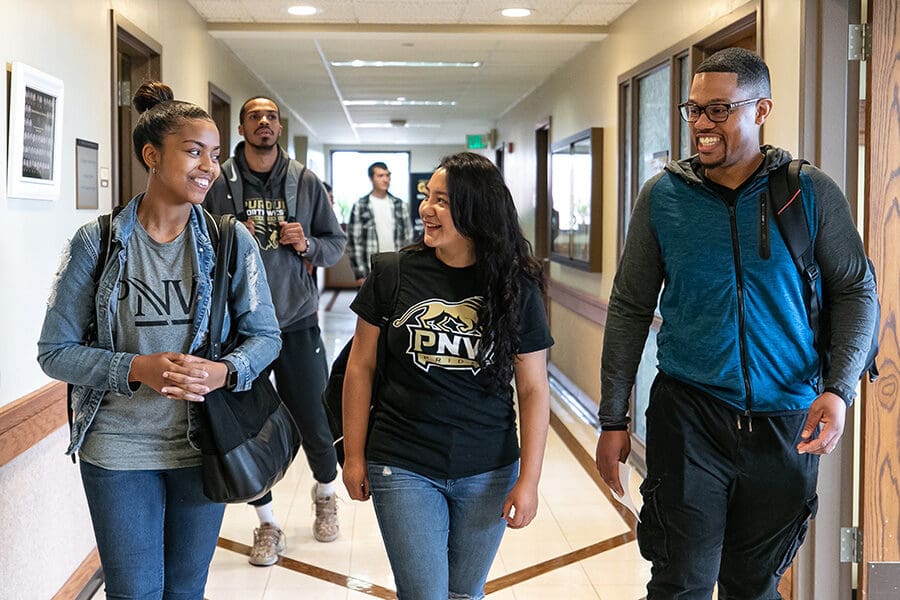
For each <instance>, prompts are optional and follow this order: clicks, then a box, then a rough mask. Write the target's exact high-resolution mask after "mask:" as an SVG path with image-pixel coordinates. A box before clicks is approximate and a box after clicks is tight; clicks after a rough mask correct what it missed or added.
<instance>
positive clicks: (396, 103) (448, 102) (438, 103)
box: [344, 98, 456, 106]
mask: <svg viewBox="0 0 900 600" xmlns="http://www.w3.org/2000/svg"><path fill="white" fill-rule="evenodd" d="M344 106H456V100H406V99H404V100H400V99H399V98H398V99H396V100H344Z"/></svg>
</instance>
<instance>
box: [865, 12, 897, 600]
mask: <svg viewBox="0 0 900 600" xmlns="http://www.w3.org/2000/svg"><path fill="white" fill-rule="evenodd" d="M889 4H890V3H888V2H882V1H877V2H873V1H872V0H869V1H868V22H869V24H870V27H871V32H872V53H871V56H870V58H869V60H868V63H867V69H866V72H867V82H866V83H867V85H866V112H867V113H868V114H867V119H866V124H867V129H866V138H865V139H866V142H867V144H866V164H865V174H866V179H865V181H866V182H867V186H868V189H867V193H866V205H865V209H866V210H865V217H866V219H865V221H866V222H865V244H866V252H867V253H868V254H869V257H870V258H871V259H872V262H873V263H874V264H875V272H876V276H877V278H878V288H879V289H878V295H879V298H880V300H881V331H880V332H879V342H880V348H879V353H878V366H879V369H880V370H881V377H880V378H879V379H878V381H876V382H875V383H868V382H865V383H864V384H863V390H862V419H861V421H862V423H861V431H862V435H861V439H862V444H863V448H862V459H861V461H860V509H859V510H860V515H859V519H860V527H861V529H862V536H863V544H862V547H863V551H862V561H861V562H860V565H859V582H860V585H859V590H860V596H858V597H860V598H862V599H863V600H865V599H866V598H869V597H872V598H873V599H874V598H882V597H884V598H886V597H888V596H887V595H884V596H881V595H876V592H878V591H883V589H884V588H881V590H877V589H876V587H878V586H877V585H876V584H878V583H880V582H881V581H882V580H883V578H881V577H878V578H876V577H873V576H872V575H873V573H874V572H875V569H878V568H879V566H880V567H881V568H883V569H889V570H891V571H892V574H891V577H892V578H891V579H890V582H891V583H893V584H896V579H897V578H900V573H898V571H900V567H898V565H897V562H898V561H900V546H898V539H900V537H898V536H900V490H898V487H897V484H896V478H897V472H898V470H900V465H898V463H900V460H898V456H897V448H898V445H900V407H898V405H897V397H898V390H897V381H898V376H900V374H898V372H897V371H898V364H900V340H898V335H897V315H898V312H900V281H898V279H900V278H898V275H897V265H898V264H900V243H898V241H897V240H900V205H898V202H897V198H898V197H900V181H898V179H897V177H896V173H897V172H898V169H900V145H898V143H897V139H898V136H900V126H898V123H897V96H896V90H897V87H898V86H900V60H898V58H897V57H898V54H900V34H898V32H900V11H898V10H897V8H896V6H895V7H894V8H893V9H890V8H889ZM892 232H893V233H892ZM891 563H893V564H891ZM870 594H871V596H870Z"/></svg>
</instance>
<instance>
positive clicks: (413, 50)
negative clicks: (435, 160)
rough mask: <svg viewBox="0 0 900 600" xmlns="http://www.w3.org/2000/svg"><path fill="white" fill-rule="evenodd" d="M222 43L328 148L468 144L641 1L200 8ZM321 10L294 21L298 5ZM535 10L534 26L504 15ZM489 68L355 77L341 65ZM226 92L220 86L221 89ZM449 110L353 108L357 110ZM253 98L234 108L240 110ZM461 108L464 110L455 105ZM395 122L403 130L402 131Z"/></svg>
mask: <svg viewBox="0 0 900 600" xmlns="http://www.w3.org/2000/svg"><path fill="white" fill-rule="evenodd" d="M188 1H189V2H190V4H191V5H192V6H193V7H194V8H195V9H196V10H197V12H198V13H199V14H200V15H201V17H203V18H204V19H205V20H206V21H207V26H208V29H209V32H210V35H212V36H213V37H215V38H217V39H219V40H220V41H221V42H222V43H223V44H225V45H226V46H228V48H230V49H231V51H232V52H233V53H234V54H235V55H236V56H237V58H238V59H239V60H240V61H241V62H243V63H244V64H245V65H246V66H247V67H248V69H250V70H251V71H253V72H254V73H255V74H256V75H257V76H258V77H259V78H260V79H261V80H262V81H263V82H265V83H266V84H267V85H268V86H269V87H270V89H271V90H272V91H273V92H274V95H275V96H276V99H277V100H278V101H279V102H280V103H281V105H282V112H283V113H285V115H286V116H289V117H290V118H293V119H295V120H299V121H300V122H301V123H302V124H303V125H305V126H306V128H307V129H308V130H309V135H310V138H311V139H312V140H313V141H318V142H321V143H324V144H365V145H384V144H405V145H408V144H464V143H465V141H466V137H465V136H466V134H485V133H487V132H488V131H489V130H490V128H491V127H492V125H493V123H494V122H495V121H496V120H497V119H499V118H501V117H502V116H503V115H504V114H505V113H506V112H507V111H509V110H510V109H511V108H512V107H514V106H515V105H516V104H517V103H518V102H519V101H521V100H522V99H523V98H524V97H526V96H527V95H528V94H529V93H530V92H532V91H533V90H534V89H536V88H537V87H538V86H539V85H540V84H541V83H543V82H544V81H545V80H546V79H547V78H548V77H549V76H550V74H551V73H553V72H554V71H555V70H557V69H558V68H560V67H561V66H563V65H564V64H565V63H567V62H568V61H569V60H571V59H572V58H573V57H575V56H576V55H577V54H578V53H579V52H581V51H582V50H584V48H585V47H586V46H587V45H588V44H590V43H591V42H596V41H599V40H602V39H603V38H605V37H606V31H607V26H608V25H609V24H610V23H611V22H612V21H613V20H615V19H616V18H618V17H619V16H620V15H621V14H622V13H623V12H625V10H627V9H628V8H629V6H631V4H633V1H625V2H623V1H607V0H430V1H413V0H393V1H387V0H293V1H292V0H188ZM296 4H305V5H311V6H315V7H316V8H318V9H319V12H318V13H317V14H315V15H313V16H304V17H300V16H293V15H291V14H289V13H288V12H287V9H288V7H289V6H292V5H296ZM520 6H527V7H528V8H531V9H532V11H533V14H532V15H531V16H530V17H525V18H519V19H510V18H506V17H503V16H501V14H500V10H501V9H503V8H508V7H520ZM353 60H363V61H427V62H452V63H476V62H477V63H480V66H477V67H474V68H473V67H451V68H436V67H410V66H388V67H384V66H383V67H352V66H334V65H333V64H332V63H333V62H340V61H345V62H349V61H353ZM213 83H215V82H213ZM400 98H402V99H405V100H406V101H407V102H409V101H415V102H425V101H428V102H444V103H447V104H444V105H431V106H422V105H397V104H393V105H390V104H389V105H385V104H375V105H345V104H344V102H346V101H351V102H352V101H381V102H384V101H391V102H397V100H398V99H400ZM243 100H244V99H243V98H232V104H233V108H236V106H234V105H236V104H238V103H240V102H242V101H243ZM450 103H454V104H450ZM391 121H394V125H391Z"/></svg>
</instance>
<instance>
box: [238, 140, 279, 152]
mask: <svg viewBox="0 0 900 600" xmlns="http://www.w3.org/2000/svg"><path fill="white" fill-rule="evenodd" d="M244 141H245V142H247V145H248V146H250V147H251V148H253V149H254V150H258V151H260V152H270V151H273V150H275V147H276V146H277V145H278V138H275V137H273V138H272V141H271V142H267V143H256V142H252V141H250V140H247V139H245V140H244Z"/></svg>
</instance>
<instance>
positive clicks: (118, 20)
mask: <svg viewBox="0 0 900 600" xmlns="http://www.w3.org/2000/svg"><path fill="white" fill-rule="evenodd" d="M109 15H110V63H111V64H110V74H111V82H110V100H111V102H110V123H111V131H112V136H111V138H110V139H111V143H110V163H111V169H110V173H111V178H110V190H111V194H112V203H113V206H115V205H116V204H120V203H124V202H127V201H128V200H130V198H121V197H117V196H120V194H119V178H120V177H121V173H120V172H119V171H120V169H119V155H120V152H119V150H120V148H119V133H120V132H119V114H118V110H119V93H120V92H119V85H118V82H119V38H120V37H123V38H124V39H127V41H128V45H129V46H131V47H135V48H141V49H145V50H146V52H147V55H148V56H149V60H150V61H151V64H152V68H153V70H155V71H156V72H158V73H159V74H160V75H159V76H160V80H161V79H162V44H160V43H159V42H157V41H156V40H154V39H153V38H152V37H150V36H149V35H147V34H146V33H144V32H143V31H142V30H141V29H140V28H139V27H138V26H137V25H135V24H134V23H132V22H131V21H129V20H128V19H126V18H125V17H123V16H122V15H120V14H119V13H117V12H116V11H115V10H114V9H110V11H109Z"/></svg>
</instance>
